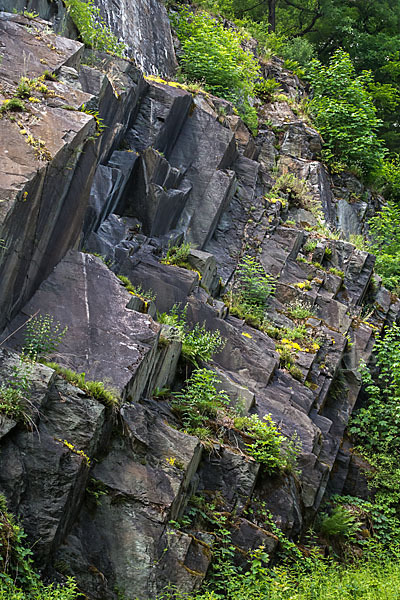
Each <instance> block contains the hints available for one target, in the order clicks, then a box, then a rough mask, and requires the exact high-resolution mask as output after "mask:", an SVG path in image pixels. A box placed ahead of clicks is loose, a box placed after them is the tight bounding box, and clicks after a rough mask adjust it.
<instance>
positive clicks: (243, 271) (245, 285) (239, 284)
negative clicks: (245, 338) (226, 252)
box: [225, 254, 275, 329]
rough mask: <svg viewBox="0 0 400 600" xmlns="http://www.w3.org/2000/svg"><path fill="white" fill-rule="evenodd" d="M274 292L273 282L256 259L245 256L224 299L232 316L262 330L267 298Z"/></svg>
mask: <svg viewBox="0 0 400 600" xmlns="http://www.w3.org/2000/svg"><path fill="white" fill-rule="evenodd" d="M274 292H275V280H274V278H273V277H272V276H271V275H268V274H267V273H266V272H265V270H264V267H263V266H262V265H261V264H260V263H259V262H258V261H257V259H256V258H254V257H252V256H250V255H248V254H245V255H244V256H243V258H242V260H241V261H240V262H239V264H238V267H237V269H236V273H235V281H234V285H233V288H232V290H231V292H230V294H228V295H227V296H226V297H225V301H226V302H227V304H228V305H229V307H230V311H231V313H232V314H233V315H236V316H238V317H239V318H242V319H245V320H246V322H247V323H248V324H249V325H251V326H253V327H257V328H259V329H260V328H262V325H263V319H264V314H265V308H266V303H267V300H268V297H269V296H271V295H272V294H274Z"/></svg>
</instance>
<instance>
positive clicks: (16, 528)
mask: <svg viewBox="0 0 400 600" xmlns="http://www.w3.org/2000/svg"><path fill="white" fill-rule="evenodd" d="M25 538H26V535H25V533H24V532H23V530H22V528H21V527H20V525H18V524H17V523H16V521H15V519H14V517H13V515H11V514H10V512H9V511H8V510H7V504H6V499H5V497H4V496H2V495H0V600H28V599H29V600H74V599H75V598H78V591H77V586H76V584H75V582H74V581H73V580H72V579H71V578H69V579H68V581H67V583H66V585H65V586H58V585H57V586H53V585H50V586H45V585H43V583H42V582H41V581H40V578H39V575H38V574H37V573H36V572H35V571H34V569H33V561H32V551H31V550H30V549H29V548H28V547H27V546H26V545H25Z"/></svg>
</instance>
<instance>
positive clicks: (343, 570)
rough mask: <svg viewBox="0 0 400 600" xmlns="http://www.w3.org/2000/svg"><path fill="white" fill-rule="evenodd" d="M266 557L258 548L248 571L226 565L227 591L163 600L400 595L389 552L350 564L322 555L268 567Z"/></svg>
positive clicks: (399, 571)
mask: <svg viewBox="0 0 400 600" xmlns="http://www.w3.org/2000/svg"><path fill="white" fill-rule="evenodd" d="M262 559H263V555H262V553H260V552H257V551H255V552H254V553H253V560H252V563H251V566H250V569H249V571H248V572H246V573H238V572H237V571H236V572H235V569H233V568H229V566H228V565H227V566H225V573H224V574H225V589H224V592H223V593H217V592H215V591H213V590H212V589H208V590H205V591H204V592H200V593H198V594H195V595H192V596H190V595H185V594H181V593H179V592H177V593H175V592H166V593H165V594H164V595H162V596H161V597H160V600H161V598H162V599H163V600H167V599H168V600H169V599H171V600H172V598H176V600H183V599H184V598H185V600H355V599H357V600H398V598H399V595H400V562H399V561H398V559H397V560H396V559H393V558H390V557H386V556H385V555H382V556H381V557H379V556H376V557H375V558H374V559H373V560H371V561H366V562H364V561H360V562H357V563H355V564H353V565H349V566H347V567H345V566H342V565H339V564H335V563H333V562H329V561H324V560H322V559H321V560H316V561H315V562H314V564H313V565H312V566H311V567H308V568H307V567H303V566H302V564H301V563H299V564H298V565H294V566H291V567H288V566H286V565H285V566H282V567H275V568H273V569H268V568H267V567H266V566H265V563H263V560H262Z"/></svg>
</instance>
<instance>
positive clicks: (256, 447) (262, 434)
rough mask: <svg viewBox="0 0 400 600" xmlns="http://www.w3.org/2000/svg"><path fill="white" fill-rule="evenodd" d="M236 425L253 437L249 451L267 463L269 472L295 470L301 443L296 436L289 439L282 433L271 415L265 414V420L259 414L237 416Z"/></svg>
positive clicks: (263, 462)
mask: <svg viewBox="0 0 400 600" xmlns="http://www.w3.org/2000/svg"><path fill="white" fill-rule="evenodd" d="M234 425H235V427H236V428H237V429H239V431H243V432H244V433H245V434H246V435H248V436H249V437H251V438H253V439H252V441H251V443H247V444H246V448H247V452H248V454H249V455H250V456H252V457H253V458H254V459H255V460H256V461H257V462H259V463H261V464H262V465H265V468H266V470H267V472H270V473H272V472H274V471H276V470H277V469H278V470H281V471H294V470H295V466H296V459H297V456H298V454H299V452H300V450H301V445H300V443H299V441H298V440H297V438H296V437H293V438H292V439H288V438H287V437H286V436H284V435H282V433H281V432H280V430H279V428H278V427H277V426H276V424H275V423H274V421H273V420H272V418H271V415H265V416H264V418H263V420H261V419H259V418H258V417H257V415H250V416H244V417H243V416H237V417H236V418H235V419H234Z"/></svg>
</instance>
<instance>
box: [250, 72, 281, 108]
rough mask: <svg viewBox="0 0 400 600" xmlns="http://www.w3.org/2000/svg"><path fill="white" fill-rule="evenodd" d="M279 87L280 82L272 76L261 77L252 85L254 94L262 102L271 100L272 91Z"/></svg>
mask: <svg viewBox="0 0 400 600" xmlns="http://www.w3.org/2000/svg"><path fill="white" fill-rule="evenodd" d="M278 89H280V84H279V83H278V82H277V81H276V79H275V78H274V77H271V78H270V79H264V78H263V79H261V80H259V81H257V83H256V84H255V85H254V94H255V95H256V96H257V97H258V98H260V99H261V100H263V101H264V102H271V100H272V98H273V95H274V93H275V92H276V91H277V90H278Z"/></svg>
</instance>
